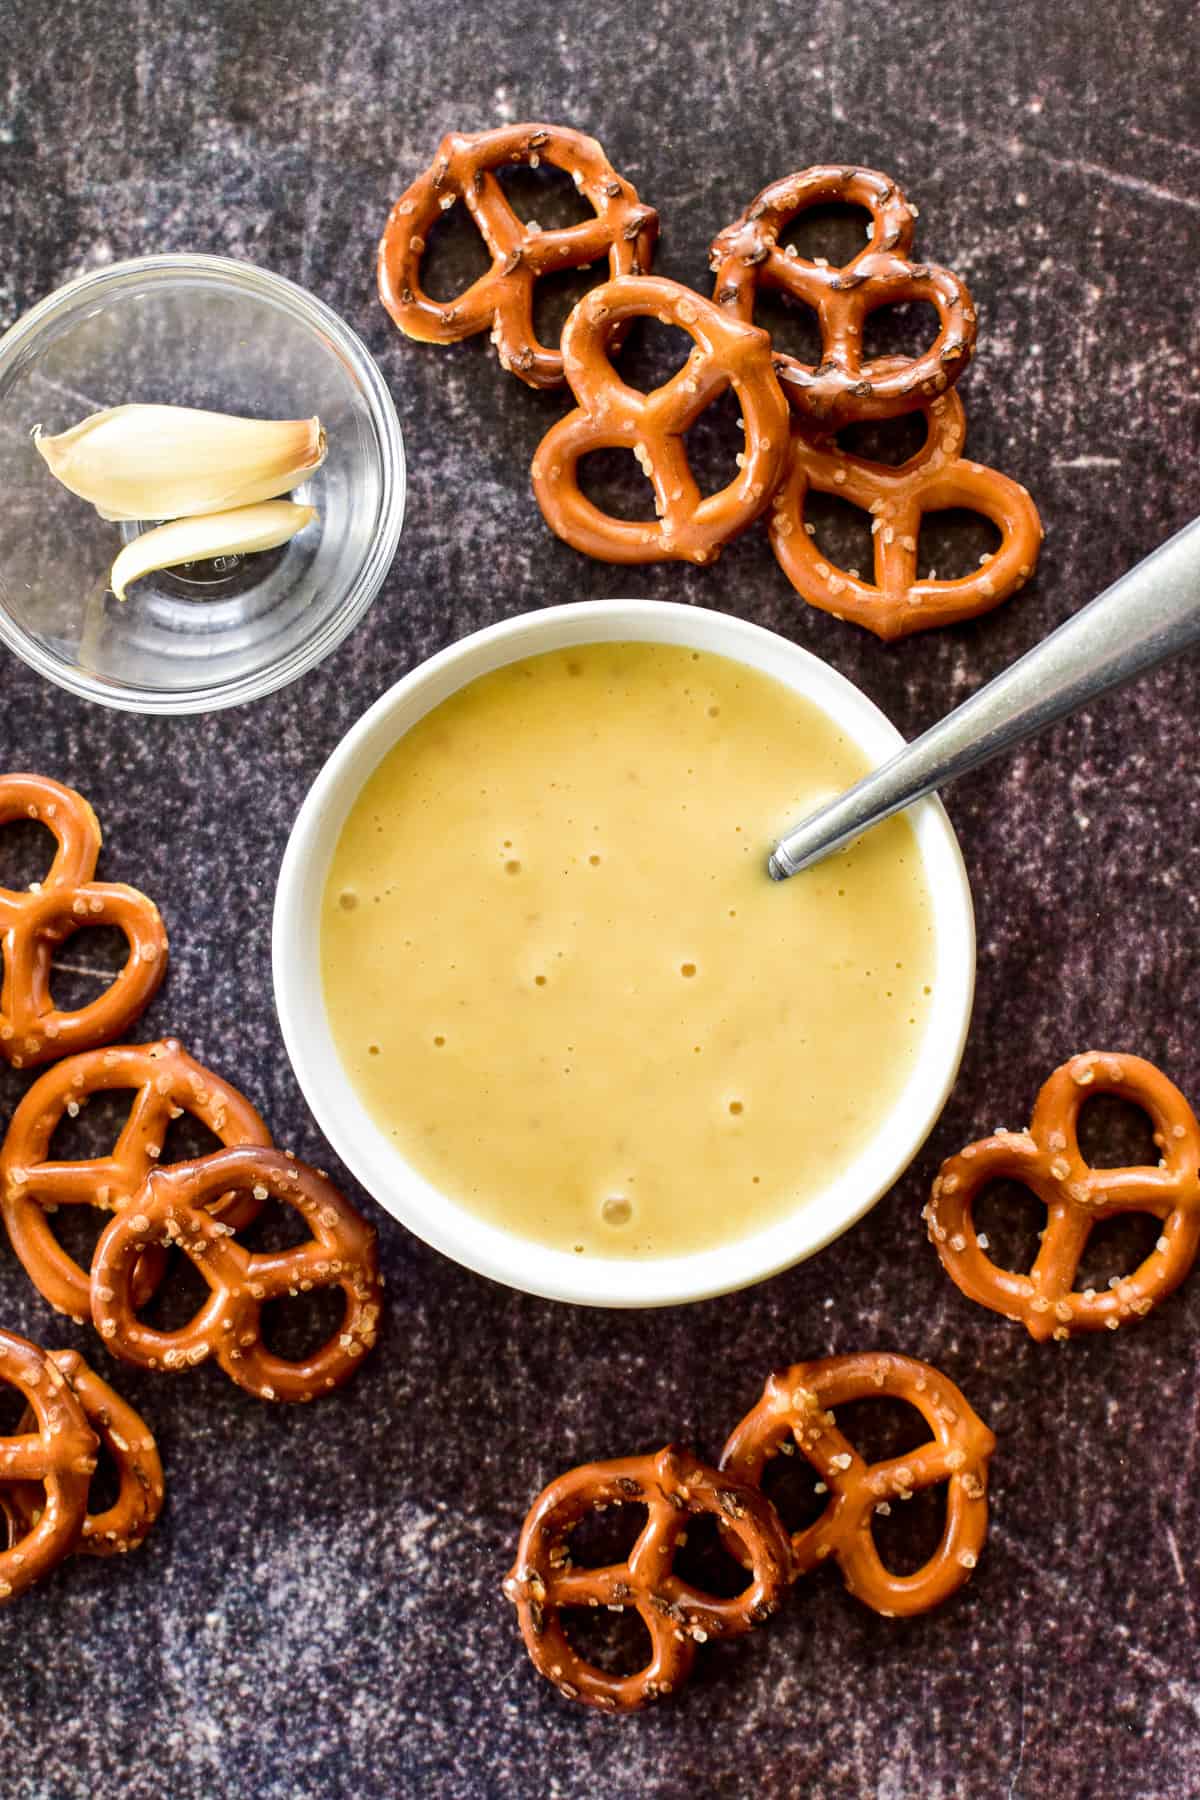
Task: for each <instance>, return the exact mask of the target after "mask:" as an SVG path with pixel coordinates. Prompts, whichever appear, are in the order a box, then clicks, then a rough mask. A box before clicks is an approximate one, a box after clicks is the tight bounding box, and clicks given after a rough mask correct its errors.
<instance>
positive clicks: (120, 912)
mask: <svg viewBox="0 0 1200 1800" xmlns="http://www.w3.org/2000/svg"><path fill="white" fill-rule="evenodd" d="M19 819H33V820H35V821H37V822H38V823H40V824H42V825H45V826H47V827H48V828H49V830H50V831H51V832H52V833H53V835H54V838H55V840H56V846H57V847H56V850H55V855H54V860H53V862H52V863H51V866H50V869H49V872H48V873H47V874H46V875H45V876H44V877H43V879H42V880H41V881H38V882H34V883H33V885H32V886H31V887H30V888H29V889H28V890H27V891H26V892H24V893H18V892H15V891H14V890H13V889H11V888H0V952H2V953H3V961H4V977H3V984H2V986H0V1055H2V1056H4V1057H5V1059H6V1060H7V1061H8V1062H10V1063H11V1064H12V1065H13V1067H14V1068H16V1069H20V1068H35V1067H37V1066H38V1065H39V1064H41V1063H47V1062H54V1061H55V1060H57V1059H58V1058H59V1057H62V1056H69V1055H71V1054H72V1053H73V1052H75V1051H80V1050H88V1049H91V1048H93V1047H94V1046H95V1045H97V1044H105V1043H110V1042H112V1040H113V1039H114V1038H118V1037H120V1036H121V1034H122V1033H123V1032H124V1031H126V1030H127V1029H128V1027H129V1026H130V1025H131V1024H132V1023H133V1021H134V1020H135V1019H136V1018H137V1017H138V1016H139V1014H140V1013H142V1012H144V1010H145V1008H146V1007H147V1006H148V1005H149V1003H150V1001H151V999H152V998H153V996H154V994H155V992H156V990H157V989H158V986H159V984H160V982H161V981H162V978H163V976H164V975H165V974H166V969H167V934H166V931H165V930H164V928H163V922H162V919H161V918H160V917H159V912H158V908H157V907H156V906H155V904H154V902H153V901H152V900H149V899H147V897H146V895H145V894H141V893H139V892H138V890H137V889H136V888H131V887H126V886H125V885H124V884H123V883H119V882H109V881H94V880H93V879H92V877H93V876H94V874H95V871H96V862H97V859H98V858H99V855H100V845H101V836H100V826H99V824H98V822H97V819H96V815H95V813H94V812H93V811H92V809H91V807H90V806H89V804H88V802H87V801H86V800H85V799H84V797H83V795H82V794H77V793H76V792H75V791H74V789H72V788H68V787H63V786H62V785H61V783H59V782H57V781H51V780H49V779H48V778H47V777H46V776H44V775H2V776H0V825H7V824H11V823H13V822H15V821H17V820H19ZM93 925H112V926H115V927H116V928H117V929H118V930H119V931H120V932H122V933H123V935H124V937H125V940H126V942H127V944H128V946H129V955H128V957H127V959H126V962H125V965H124V967H123V968H122V969H121V971H120V972H119V974H117V975H116V976H115V978H114V979H113V981H112V982H111V984H110V985H109V986H108V987H107V988H106V989H105V991H104V992H103V993H102V994H100V995H98V996H97V998H96V999H95V1000H92V1001H89V1003H88V1004H87V1005H86V1006H82V1007H78V1008H75V1009H73V1010H71V1011H67V1012H64V1011H62V1010H61V1009H60V1008H59V1007H57V1006H55V1004H54V1000H53V997H52V995H51V991H50V984H51V970H52V965H53V960H54V953H55V951H56V949H57V948H58V947H59V946H60V945H61V944H63V943H65V942H66V940H67V939H68V938H69V937H70V936H71V935H72V934H73V933H74V932H76V931H79V930H81V929H82V928H83V927H85V926H93Z"/></svg>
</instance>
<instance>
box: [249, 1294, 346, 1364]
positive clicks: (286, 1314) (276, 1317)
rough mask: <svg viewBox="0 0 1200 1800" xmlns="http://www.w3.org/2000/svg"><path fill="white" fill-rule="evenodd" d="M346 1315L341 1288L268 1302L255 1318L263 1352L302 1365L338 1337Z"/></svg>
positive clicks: (283, 1296)
mask: <svg viewBox="0 0 1200 1800" xmlns="http://www.w3.org/2000/svg"><path fill="white" fill-rule="evenodd" d="M345 1316H346V1296H345V1294H344V1293H343V1292H342V1290H341V1288H337V1287H325V1288H311V1289H310V1290H309V1291H308V1293H306V1294H282V1295H280V1297H279V1298H278V1299H277V1300H268V1301H266V1302H265V1304H264V1305H263V1308H262V1311H261V1313H260V1315H259V1335H260V1337H261V1338H262V1341H263V1343H264V1344H265V1345H266V1347H267V1349H268V1350H270V1351H271V1352H272V1353H273V1354H274V1355H275V1356H282V1357H286V1358H287V1360H288V1361H289V1362H303V1361H305V1360H306V1359H307V1358H308V1357H310V1356H312V1355H313V1354H314V1352H315V1351H317V1350H319V1349H320V1348H321V1346H322V1344H327V1343H328V1342H329V1341H330V1339H331V1338H334V1337H336V1336H337V1334H338V1328H339V1326H340V1325H341V1323H342V1320H343V1319H344V1318H345Z"/></svg>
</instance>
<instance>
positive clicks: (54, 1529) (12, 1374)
mask: <svg viewBox="0 0 1200 1800" xmlns="http://www.w3.org/2000/svg"><path fill="white" fill-rule="evenodd" d="M0 1381H6V1382H7V1383H8V1384H9V1386H10V1387H15V1388H16V1389H17V1390H18V1392H19V1393H21V1394H23V1395H24V1396H25V1400H26V1403H27V1406H28V1409H29V1415H30V1417H29V1422H28V1424H27V1423H26V1422H25V1420H22V1422H21V1424H20V1425H19V1426H18V1428H17V1430H16V1432H15V1433H14V1434H13V1435H12V1436H11V1437H0V1484H7V1483H9V1482H37V1483H40V1484H41V1485H42V1488H43V1489H44V1498H43V1500H42V1503H41V1510H40V1512H39V1515H38V1517H37V1519H36V1521H35V1522H34V1523H33V1524H31V1525H28V1526H25V1525H23V1524H21V1523H19V1522H16V1523H15V1522H14V1513H13V1512H12V1511H11V1510H10V1507H9V1505H8V1504H6V1505H5V1506H4V1508H3V1510H4V1512H5V1514H6V1517H7V1519H8V1524H9V1532H8V1537H9V1542H8V1548H7V1549H6V1550H0V1601H4V1600H13V1599H15V1598H16V1596H17V1595H18V1594H22V1593H24V1591H25V1589H26V1588H28V1587H32V1586H33V1584H34V1582H35V1581H40V1580H41V1578H42V1576H43V1575H47V1574H49V1572H50V1570H51V1569H53V1568H54V1567H55V1566H56V1565H57V1564H58V1563H60V1562H61V1561H62V1560H63V1558H64V1557H65V1556H67V1555H68V1554H69V1553H70V1552H71V1551H72V1550H73V1549H74V1548H75V1545H76V1543H77V1542H78V1540H79V1534H80V1531H81V1529H82V1526H83V1520H84V1516H85V1514H86V1512H87V1496H88V1483H89V1482H90V1480H91V1478H92V1474H93V1472H94V1470H95V1467H96V1451H97V1449H98V1447H99V1446H98V1443H97V1439H96V1434H95V1432H94V1431H93V1430H92V1429H91V1427H90V1426H89V1424H88V1422H87V1419H86V1418H85V1416H84V1412H83V1408H82V1406H81V1405H80V1403H79V1400H78V1399H77V1397H76V1395H75V1392H74V1390H73V1389H72V1387H71V1384H70V1383H69V1381H68V1380H67V1378H66V1376H65V1375H64V1374H63V1372H62V1370H61V1369H59V1368H57V1367H56V1366H55V1364H54V1363H53V1362H52V1361H51V1360H50V1358H49V1357H48V1356H47V1355H46V1354H45V1352H44V1351H42V1350H39V1349H38V1347H37V1345H36V1344H30V1343H28V1342H27V1341H26V1339H25V1338H21V1337H17V1336H16V1335H15V1333H13V1332H11V1331H0Z"/></svg>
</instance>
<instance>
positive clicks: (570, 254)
mask: <svg viewBox="0 0 1200 1800" xmlns="http://www.w3.org/2000/svg"><path fill="white" fill-rule="evenodd" d="M539 162H547V163H551V164H552V165H553V166H554V167H555V168H556V169H563V170H565V171H566V173H567V174H569V175H571V176H572V177H573V179H574V181H575V185H576V187H577V188H578V189H579V191H580V193H581V194H583V196H584V197H585V198H586V199H587V200H588V201H589V202H590V203H591V205H592V206H593V207H594V208H595V211H596V217H595V218H594V219H586V220H584V221H583V222H582V223H581V224H578V225H570V226H567V227H565V228H563V229H556V230H553V231H543V230H542V229H541V227H540V226H537V225H534V224H532V223H530V224H525V223H523V222H522V221H521V220H520V219H519V218H518V217H517V215H516V213H515V212H514V211H513V208H512V206H511V205H510V204H509V201H508V200H507V199H506V197H505V194H504V189H503V188H502V187H501V185H500V182H499V181H498V180H497V178H496V175H495V173H494V171H495V170H496V169H499V168H503V167H505V166H506V165H507V166H511V165H512V164H513V163H527V164H530V165H531V166H532V167H534V168H536V167H537V165H538V163H539ZM457 200H461V201H462V202H463V203H464V205H465V206H466V208H467V210H468V212H469V213H470V215H471V217H472V219H474V221H475V223H476V225H477V226H478V227H479V232H480V235H481V237H482V238H483V241H484V243H485V245H486V246H487V250H488V253H489V255H490V256H491V259H492V266H491V268H490V269H489V270H488V272H487V274H486V275H481V276H480V278H479V280H478V281H476V282H473V283H472V285H471V286H470V287H469V288H468V289H467V290H466V292H465V293H463V294H460V295H459V296H458V298H457V299H456V300H452V301H450V302H448V303H443V302H440V301H437V300H431V299H430V297H429V296H428V294H426V293H425V292H424V290H423V289H422V287H421V280H420V276H421V258H422V257H423V255H424V253H425V245H426V239H427V237H428V234H429V230H430V228H431V226H432V225H433V223H434V221H435V220H436V219H437V218H438V217H439V216H440V215H441V214H442V213H443V212H447V211H449V209H450V208H451V207H452V206H453V205H454V203H455V201H457ZM657 235H658V214H657V213H656V212H655V211H654V208H653V207H652V206H643V205H642V204H641V202H640V201H639V200H638V197H637V193H636V191H635V190H634V189H633V188H632V187H631V186H630V184H629V183H628V182H627V181H625V180H623V179H622V177H621V176H620V175H618V174H617V172H616V170H615V169H614V168H613V167H612V165H611V164H610V163H609V161H608V159H607V157H606V156H605V154H604V151H603V150H602V149H601V147H600V145H599V144H598V143H597V142H596V140H595V138H591V137H587V136H586V135H585V134H584V133H583V132H581V131H572V130H570V129H569V127H567V126H564V125H505V126H501V127H499V128H498V129H497V130H495V131H480V132H476V133H474V134H472V135H469V134H464V133H461V132H451V133H450V135H449V136H448V137H444V138H443V139H442V142H441V144H440V145H439V146H438V153H437V156H436V157H435V158H434V161H433V164H432V166H431V167H430V168H428V169H426V170H425V172H424V173H423V174H422V175H419V176H418V177H417V179H416V181H414V182H413V184H412V186H411V187H410V188H409V189H408V190H407V191H406V192H405V193H404V194H402V195H401V197H400V199H399V200H397V202H396V204H395V206H394V207H393V208H392V211H391V216H390V217H389V219H388V222H387V227H386V229H385V231H384V234H383V237H382V239H381V240H380V244H379V293H380V298H381V299H382V301H383V304H384V305H385V306H386V307H387V310H388V312H389V313H390V314H391V315H392V318H393V319H394V320H395V322H396V324H397V325H398V326H399V327H400V329H401V331H403V332H404V333H405V335H406V336H408V337H411V338H417V339H419V340H420V341H421V342H423V343H430V344H453V343H456V342H457V341H458V340H459V339H460V338H466V337H473V336H474V335H475V334H476V333H477V332H480V331H485V330H487V328H488V327H489V326H491V328H492V342H493V343H494V344H495V346H496V354H497V355H498V357H499V359H500V364H501V367H502V368H505V369H510V370H511V371H512V373H513V374H514V375H519V376H520V378H521V380H522V381H524V382H526V383H527V385H528V386H530V387H537V388H548V387H561V386H562V383H563V359H562V355H561V353H560V352H559V351H558V350H557V349H552V348H549V347H548V346H546V345H545V344H542V343H540V342H539V341H538V338H537V336H536V334H535V332H534V327H533V293H534V288H535V286H536V284H537V281H538V279H539V277H540V276H543V275H550V274H554V273H556V272H557V271H559V270H561V269H580V268H585V267H587V266H588V265H589V264H590V263H594V262H597V261H598V260H599V259H600V257H602V256H607V258H608V267H609V273H610V274H611V275H641V274H644V273H645V272H646V270H648V269H649V267H650V260H651V257H652V256H653V253H654V241H655V238H656V237H657Z"/></svg>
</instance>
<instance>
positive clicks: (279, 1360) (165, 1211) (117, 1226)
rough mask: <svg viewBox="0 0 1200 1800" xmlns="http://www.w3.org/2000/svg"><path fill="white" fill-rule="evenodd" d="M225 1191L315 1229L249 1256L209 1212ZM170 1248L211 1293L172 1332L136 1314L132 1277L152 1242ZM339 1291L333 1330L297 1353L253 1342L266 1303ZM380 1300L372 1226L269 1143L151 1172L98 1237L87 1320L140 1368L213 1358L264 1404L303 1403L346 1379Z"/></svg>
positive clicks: (367, 1340) (317, 1176)
mask: <svg viewBox="0 0 1200 1800" xmlns="http://www.w3.org/2000/svg"><path fill="white" fill-rule="evenodd" d="M231 1189H237V1190H243V1191H244V1190H246V1189H249V1190H250V1192H251V1193H252V1195H253V1197H254V1198H255V1199H256V1200H259V1201H265V1200H266V1199H267V1198H268V1196H273V1197H274V1198H275V1199H276V1200H281V1201H283V1202H284V1203H285V1204H286V1205H288V1206H291V1207H294V1208H295V1209H296V1211H297V1212H299V1213H300V1214H301V1216H302V1217H303V1219H304V1221H305V1223H306V1224H307V1225H308V1227H309V1229H310V1231H311V1232H312V1237H311V1238H310V1239H308V1240H307V1241H306V1242H305V1243H301V1244H294V1245H292V1246H290V1247H289V1248H288V1249H286V1250H272V1251H261V1252H251V1251H249V1250H247V1249H245V1248H244V1247H243V1246H242V1245H241V1244H238V1243H235V1242H234V1241H233V1235H232V1234H233V1229H234V1228H233V1226H232V1225H229V1224H227V1223H225V1222H224V1221H223V1220H220V1219H217V1218H215V1217H214V1216H213V1214H212V1212H211V1211H210V1210H209V1209H210V1207H211V1205H212V1202H213V1201H214V1200H216V1199H218V1198H219V1197H220V1196H221V1195H222V1194H225V1193H227V1192H228V1191H230V1190H231ZM155 1244H162V1245H170V1244H174V1245H176V1246H177V1248H178V1249H180V1250H182V1251H183V1253H184V1255H185V1256H186V1257H188V1258H189V1260H190V1261H191V1262H192V1263H194V1264H195V1266H196V1268H197V1269H198V1270H199V1271H200V1273H201V1275H202V1276H203V1277H204V1280H205V1281H206V1282H207V1284H208V1287H209V1289H210V1295H209V1298H208V1300H207V1301H206V1302H205V1304H204V1305H203V1306H202V1307H201V1309H200V1311H199V1312H198V1313H197V1314H196V1315H195V1317H194V1318H193V1319H192V1320H190V1321H189V1323H188V1324H187V1325H184V1326H182V1327H181V1328H180V1329H179V1330H177V1331H158V1330H156V1329H154V1328H153V1327H151V1326H149V1325H144V1324H143V1323H142V1322H141V1320H140V1319H139V1318H138V1317H137V1315H136V1311H135V1301H134V1294H133V1273H134V1269H135V1267H136V1265H137V1261H138V1258H139V1257H140V1256H142V1255H143V1254H144V1253H145V1251H146V1250H147V1249H149V1248H150V1247H151V1246H152V1245H155ZM323 1287H339V1288H341V1290H342V1292H343V1294H344V1295H345V1298H346V1309H345V1313H344V1315H343V1318H342V1322H341V1324H340V1326H339V1327H338V1330H337V1331H336V1333H335V1334H334V1335H333V1336H332V1337H331V1338H329V1340H328V1341H327V1342H326V1343H324V1344H322V1345H321V1346H320V1347H319V1348H318V1349H316V1350H314V1351H312V1352H311V1353H310V1354H309V1355H307V1356H305V1357H304V1358H302V1359H301V1360H299V1361H293V1360H291V1359H289V1358H287V1357H282V1356H277V1355H276V1354H275V1353H274V1352H273V1351H270V1350H268V1349H267V1348H266V1346H265V1345H264V1344H263V1342H262V1340H261V1314H262V1309H263V1306H264V1305H265V1304H266V1303H267V1302H268V1301H270V1300H276V1299H279V1298H280V1297H281V1296H282V1295H285V1294H299V1293H308V1292H309V1291H310V1290H311V1289H314V1288H323ZM382 1301H383V1281H382V1278H381V1276H380V1273H379V1259H378V1254H377V1250H376V1242H375V1233H374V1231H373V1230H372V1228H371V1227H370V1226H369V1225H368V1224H367V1222H366V1220H365V1219H363V1218H361V1217H360V1216H359V1214H358V1213H356V1212H355V1210H354V1208H353V1207H352V1206H351V1205H350V1203H349V1201H348V1200H346V1199H344V1198H343V1196H342V1195H341V1194H340V1193H339V1192H338V1190H337V1189H336V1188H335V1187H334V1185H333V1183H332V1182H331V1181H329V1180H328V1178H327V1177H326V1176H324V1175H322V1174H321V1173H320V1172H319V1171H318V1170H316V1169H310V1168H308V1167H307V1166H306V1164H304V1163H301V1162H297V1161H295V1159H294V1158H292V1157H290V1156H285V1155H283V1154H282V1152H280V1151H278V1150H263V1149H238V1150H218V1151H216V1152H215V1153H214V1154H213V1155H212V1156H205V1157H200V1158H198V1159H197V1160H196V1161H195V1162H186V1163H176V1164H175V1165H174V1166H173V1167H170V1168H164V1169H154V1170H152V1171H151V1173H150V1174H149V1175H148V1176H147V1178H146V1180H145V1182H144V1183H143V1185H142V1187H141V1188H140V1189H139V1190H138V1192H137V1193H136V1194H135V1195H134V1197H133V1199H132V1200H131V1201H129V1202H128V1204H127V1205H126V1206H125V1207H124V1208H123V1209H122V1210H121V1211H120V1212H119V1213H118V1214H117V1215H116V1217H115V1218H114V1219H113V1220H112V1222H111V1223H110V1224H109V1225H108V1226H107V1227H106V1229H105V1230H104V1232H103V1233H102V1235H101V1237H100V1239H99V1242H98V1243H97V1245H96V1253H95V1257H94V1258H93V1261H92V1321H93V1323H94V1325H95V1327H96V1329H97V1331H98V1332H99V1333H100V1336H101V1337H102V1338H103V1339H104V1341H105V1343H106V1345H107V1346H108V1348H109V1349H110V1350H111V1351H112V1353H113V1355H114V1356H119V1357H121V1358H122V1359H123V1360H124V1361H126V1362H131V1363H136V1364H137V1365H138V1366H139V1367H140V1368H143V1369H170V1370H178V1369H186V1368H192V1367H194V1366H195V1365H196V1364H198V1363H202V1362H204V1361H205V1360H206V1359H207V1358H208V1357H210V1356H213V1357H215V1358H216V1360H217V1362H218V1363H219V1364H220V1365H221V1367H222V1368H223V1369H224V1371H225V1373H226V1374H227V1375H228V1376H230V1377H231V1378H232V1380H234V1381H236V1382H237V1384H238V1386H239V1387H243V1388H245V1389H246V1391H247V1392H248V1393H251V1394H257V1395H258V1396H259V1398H260V1399H263V1400H311V1399H313V1398H314V1397H315V1396H316V1395H317V1394H319V1393H323V1392H325V1391H326V1390H328V1389H330V1388H335V1387H340V1386H341V1385H342V1383H343V1382H345V1381H348V1380H349V1379H350V1377H351V1375H352V1374H353V1373H354V1371H355V1369H356V1368H357V1366H358V1361H359V1359H360V1358H361V1357H362V1356H363V1355H364V1353H365V1352H366V1351H367V1350H369V1349H370V1348H371V1347H372V1345H373V1344H374V1342H375V1338H376V1334H377V1329H378V1324H379V1315H380V1311H381V1308H382Z"/></svg>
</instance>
